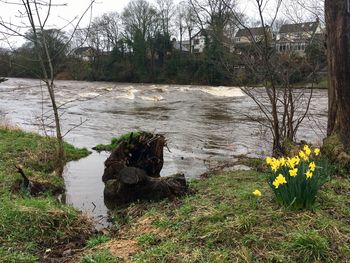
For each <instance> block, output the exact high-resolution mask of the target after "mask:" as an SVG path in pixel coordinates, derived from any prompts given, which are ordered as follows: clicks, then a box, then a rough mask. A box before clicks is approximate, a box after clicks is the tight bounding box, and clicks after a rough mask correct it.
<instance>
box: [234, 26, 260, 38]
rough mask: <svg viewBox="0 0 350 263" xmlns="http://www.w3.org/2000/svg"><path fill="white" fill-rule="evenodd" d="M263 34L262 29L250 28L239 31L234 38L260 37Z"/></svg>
mask: <svg viewBox="0 0 350 263" xmlns="http://www.w3.org/2000/svg"><path fill="white" fill-rule="evenodd" d="M263 34H264V27H252V28H243V29H239V30H238V32H237V34H236V37H250V36H252V35H253V36H262V35H263Z"/></svg>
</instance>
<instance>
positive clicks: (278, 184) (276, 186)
mask: <svg viewBox="0 0 350 263" xmlns="http://www.w3.org/2000/svg"><path fill="white" fill-rule="evenodd" d="M272 185H273V186H274V187H275V188H276V189H277V188H278V187H279V186H280V183H279V182H278V181H276V180H275V181H273V183H272Z"/></svg>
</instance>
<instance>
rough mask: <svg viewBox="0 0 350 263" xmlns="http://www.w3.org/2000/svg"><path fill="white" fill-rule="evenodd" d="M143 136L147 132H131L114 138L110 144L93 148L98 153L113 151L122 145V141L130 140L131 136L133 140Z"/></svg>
mask: <svg viewBox="0 0 350 263" xmlns="http://www.w3.org/2000/svg"><path fill="white" fill-rule="evenodd" d="M143 134H145V132H143V131H134V132H129V133H126V134H123V135H121V136H119V137H115V138H112V139H111V143H110V144H98V145H96V146H95V147H93V149H94V150H96V151H98V152H101V151H113V150H114V149H115V148H116V147H117V146H118V145H119V143H121V142H122V141H127V140H129V138H130V136H131V135H132V137H133V138H137V137H139V136H141V135H143Z"/></svg>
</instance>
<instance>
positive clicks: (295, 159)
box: [293, 156, 300, 165]
mask: <svg viewBox="0 0 350 263" xmlns="http://www.w3.org/2000/svg"><path fill="white" fill-rule="evenodd" d="M293 159H294V162H295V165H299V163H300V158H299V156H295V157H294V158H293Z"/></svg>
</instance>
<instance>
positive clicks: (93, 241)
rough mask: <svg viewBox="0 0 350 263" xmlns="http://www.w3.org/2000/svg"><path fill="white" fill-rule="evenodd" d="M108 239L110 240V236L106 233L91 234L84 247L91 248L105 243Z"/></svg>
mask: <svg viewBox="0 0 350 263" xmlns="http://www.w3.org/2000/svg"><path fill="white" fill-rule="evenodd" d="M109 240H110V237H109V236H106V235H97V236H93V237H91V238H90V239H89V240H88V241H87V242H86V247H88V248H93V247H96V246H97V245H100V244H103V243H106V242H107V241H109Z"/></svg>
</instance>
